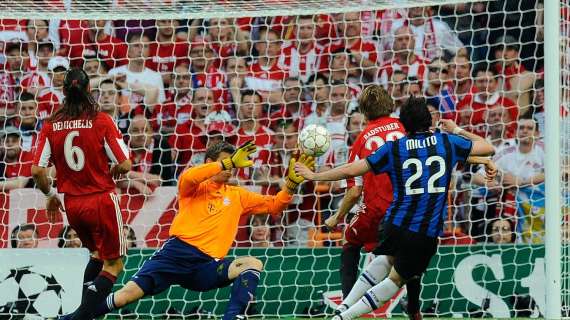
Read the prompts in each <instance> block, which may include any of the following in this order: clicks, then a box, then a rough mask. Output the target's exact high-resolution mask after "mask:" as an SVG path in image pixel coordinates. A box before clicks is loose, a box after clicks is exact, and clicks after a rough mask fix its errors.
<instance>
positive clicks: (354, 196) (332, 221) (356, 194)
mask: <svg viewBox="0 0 570 320" xmlns="http://www.w3.org/2000/svg"><path fill="white" fill-rule="evenodd" d="M361 194H362V187H361V186H353V187H351V188H350V189H348V190H347V191H346V193H345V194H344V198H342V202H341V204H340V207H339V208H338V211H337V212H336V213H335V214H333V215H332V216H330V217H328V218H327V220H325V225H326V226H327V227H329V228H333V227H335V226H336V225H337V224H338V223H339V221H342V219H343V218H344V216H346V215H347V214H348V212H349V211H350V209H352V207H354V205H355V204H357V203H358V200H359V199H360V195H361Z"/></svg>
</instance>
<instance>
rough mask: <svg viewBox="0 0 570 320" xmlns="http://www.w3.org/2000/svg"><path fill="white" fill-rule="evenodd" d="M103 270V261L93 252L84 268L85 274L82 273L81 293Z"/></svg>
mask: <svg viewBox="0 0 570 320" xmlns="http://www.w3.org/2000/svg"><path fill="white" fill-rule="evenodd" d="M102 269H103V261H101V259H99V256H98V254H97V252H93V253H92V254H91V258H89V262H88V263H87V266H86V267H85V272H84V273H83V292H84V293H85V290H86V289H87V287H88V286H89V285H91V284H92V283H93V280H95V278H97V276H98V275H99V273H101V270H102Z"/></svg>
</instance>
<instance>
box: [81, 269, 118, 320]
mask: <svg viewBox="0 0 570 320" xmlns="http://www.w3.org/2000/svg"><path fill="white" fill-rule="evenodd" d="M115 281H117V277H115V276H114V275H112V274H110V273H108V272H105V271H101V273H99V275H98V276H97V277H96V278H95V280H93V283H91V284H90V285H89V286H88V287H87V289H86V290H85V292H84V295H83V301H82V302H81V305H80V306H79V308H78V309H77V310H76V311H75V313H74V315H73V318H72V319H73V320H85V319H93V314H94V313H95V310H96V309H97V306H99V304H100V303H101V302H103V301H104V300H105V298H107V296H108V295H109V293H111V291H112V290H113V285H114V284H115Z"/></svg>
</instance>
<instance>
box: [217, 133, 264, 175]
mask: <svg viewBox="0 0 570 320" xmlns="http://www.w3.org/2000/svg"><path fill="white" fill-rule="evenodd" d="M256 151H257V147H256V146H255V144H253V140H250V141H247V142H246V143H244V144H242V145H241V146H240V147H239V148H237V150H236V151H234V153H232V155H231V156H230V157H229V158H226V159H224V160H222V161H221V162H222V167H223V169H224V170H230V169H233V168H245V167H251V166H253V161H252V160H250V159H249V156H250V155H251V154H252V153H255V152H256Z"/></svg>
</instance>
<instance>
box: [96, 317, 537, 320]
mask: <svg viewBox="0 0 570 320" xmlns="http://www.w3.org/2000/svg"><path fill="white" fill-rule="evenodd" d="M330 318H332V317H330ZM330 318H295V317H283V318H262V317H254V318H250V319H263V320H297V319H298V320H307V319H310V320H328V319H330ZM105 319H107V320H119V319H121V318H111V317H107V318H105ZM127 319H132V318H127ZM137 319H141V320H142V319H143V318H137ZM144 319H146V318H144ZM149 319H152V320H174V319H176V320H178V319H183V318H178V317H176V318H173V317H171V318H168V317H164V318H159V317H153V318H149ZM203 319H206V318H203ZM216 319H221V317H219V318H216ZM370 319H374V318H359V320H370ZM377 319H381V318H377ZM389 319H392V320H407V319H408V318H407V317H392V318H389ZM424 319H434V320H435V319H437V320H456V319H457V318H424ZM461 319H471V318H461ZM473 319H485V320H491V319H498V318H473ZM509 319H514V320H527V319H531V318H509Z"/></svg>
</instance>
